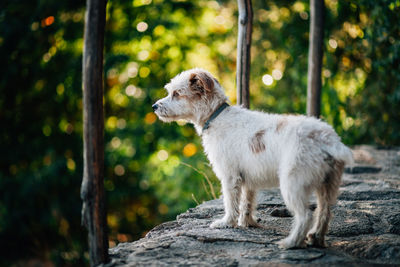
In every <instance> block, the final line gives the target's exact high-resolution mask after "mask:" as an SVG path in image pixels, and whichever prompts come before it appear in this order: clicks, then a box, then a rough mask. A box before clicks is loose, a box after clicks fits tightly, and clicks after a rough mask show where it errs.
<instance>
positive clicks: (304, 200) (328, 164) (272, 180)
mask: <svg viewBox="0 0 400 267" xmlns="http://www.w3.org/2000/svg"><path fill="white" fill-rule="evenodd" d="M165 89H166V90H167V91H168V96H167V97H165V98H163V99H160V100H159V101H157V102H156V103H155V104H154V105H153V109H154V111H155V113H156V114H157V116H158V117H159V118H160V119H161V120H162V121H165V122H171V121H176V120H180V119H184V120H187V121H189V122H191V123H193V124H194V126H195V128H196V131H197V132H198V134H199V135H200V136H201V137H202V141H203V146H204V150H205V152H206V154H207V156H208V158H209V160H210V162H211V164H212V167H213V170H214V172H215V174H216V175H217V177H218V179H219V180H220V181H221V184H222V194H223V201H224V207H225V215H224V217H223V218H221V219H218V220H216V221H214V222H213V223H212V224H211V225H210V227H211V228H226V227H236V226H239V227H249V226H253V227H257V226H259V225H258V224H257V222H256V220H255V218H254V217H253V210H254V207H255V205H256V203H255V199H256V192H257V190H259V189H262V188H270V187H277V186H279V187H280V190H281V193H282V196H283V199H284V201H285V204H286V206H287V207H288V209H289V210H290V212H291V213H292V214H293V215H294V224H293V227H292V230H291V232H290V235H289V236H288V237H287V238H285V239H283V240H281V241H280V242H279V245H280V247H282V248H295V247H305V246H306V245H310V246H316V247H324V246H325V234H326V232H327V230H328V224H329V220H330V218H331V211H330V205H332V204H334V203H335V202H336V198H337V194H338V189H339V185H340V182H341V176H342V173H343V169H344V165H345V164H346V163H351V162H352V153H351V150H350V149H349V148H347V147H346V146H345V145H344V144H343V143H342V142H341V141H340V137H339V136H338V135H337V134H336V132H335V131H334V130H333V128H332V127H331V126H330V125H328V124H326V123H325V122H322V121H320V120H318V119H315V118H312V117H306V116H295V115H277V114H268V113H262V112H257V111H250V110H248V109H245V108H242V107H239V106H230V105H228V104H227V103H226V102H227V97H226V96H225V94H224V92H223V89H222V87H221V85H220V84H219V82H218V81H217V80H216V79H215V78H214V77H213V76H212V75H211V74H210V73H209V72H207V71H205V70H202V69H191V70H188V71H184V72H182V73H180V74H179V75H177V76H176V77H175V78H173V79H172V80H171V82H170V83H168V84H167V85H166V86H165ZM312 192H315V194H316V197H317V209H316V211H315V214H314V219H312V211H311V210H310V209H309V203H308V201H309V198H310V195H311V194H312ZM312 221H313V222H312Z"/></svg>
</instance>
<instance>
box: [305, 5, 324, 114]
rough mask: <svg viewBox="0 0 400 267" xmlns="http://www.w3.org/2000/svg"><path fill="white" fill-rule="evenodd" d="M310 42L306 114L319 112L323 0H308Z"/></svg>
mask: <svg viewBox="0 0 400 267" xmlns="http://www.w3.org/2000/svg"><path fill="white" fill-rule="evenodd" d="M310 9H311V22H310V44H309V49H308V77H307V78H308V81H307V115H308V116H315V117H317V118H318V117H319V116H320V113H321V87H322V83H321V69H322V56H323V50H322V43H323V39H324V17H325V4H324V0H310Z"/></svg>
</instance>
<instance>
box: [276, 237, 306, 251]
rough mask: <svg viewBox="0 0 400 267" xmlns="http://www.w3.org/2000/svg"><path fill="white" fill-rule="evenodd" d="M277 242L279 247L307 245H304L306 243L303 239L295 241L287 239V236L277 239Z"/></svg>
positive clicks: (303, 246)
mask: <svg viewBox="0 0 400 267" xmlns="http://www.w3.org/2000/svg"><path fill="white" fill-rule="evenodd" d="M277 244H278V246H279V248H282V249H292V248H305V247H307V245H306V243H305V242H304V241H302V242H296V241H295V240H293V239H289V238H288V237H287V238H285V239H282V240H280V241H278V242H277Z"/></svg>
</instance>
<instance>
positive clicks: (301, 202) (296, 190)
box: [278, 175, 312, 249]
mask: <svg viewBox="0 0 400 267" xmlns="http://www.w3.org/2000/svg"><path fill="white" fill-rule="evenodd" d="M301 178H302V177H296V176H292V175H288V176H287V177H283V178H281V184H280V188H281V193H282V196H283V199H284V201H285V204H286V206H287V208H288V209H289V211H290V212H292V213H293V215H294V224H293V226H292V230H291V231H290V234H289V236H288V237H286V238H285V239H283V240H281V241H279V243H278V244H279V246H280V247H281V248H286V249H289V248H296V247H305V246H306V244H305V237H306V233H307V231H308V230H309V228H310V224H311V220H312V213H311V210H310V209H309V208H308V201H309V189H308V188H307V187H306V186H305V185H304V184H302V183H301V181H302V179H301Z"/></svg>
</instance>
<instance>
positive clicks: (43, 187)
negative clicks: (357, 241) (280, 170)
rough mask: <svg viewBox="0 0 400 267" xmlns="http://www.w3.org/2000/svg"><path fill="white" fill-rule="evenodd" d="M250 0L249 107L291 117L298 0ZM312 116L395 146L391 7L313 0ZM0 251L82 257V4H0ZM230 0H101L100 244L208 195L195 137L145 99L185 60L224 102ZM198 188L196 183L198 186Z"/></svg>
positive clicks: (228, 82)
mask: <svg viewBox="0 0 400 267" xmlns="http://www.w3.org/2000/svg"><path fill="white" fill-rule="evenodd" d="M3 2H4V1H3ZM253 2H254V3H253V4H254V13H255V16H254V32H253V46H252V70H251V73H252V76H251V107H252V108H255V109H263V110H266V111H269V112H280V113H289V112H291V113H292V112H293V113H304V111H305V104H306V83H307V80H306V78H307V53H308V27H309V6H308V1H296V2H293V1H286V0H285V1H268V2H262V1H261V2H260V1H253ZM326 5H327V9H326V10H327V13H326V27H325V47H324V69H323V73H322V74H323V83H324V84H323V94H322V114H323V118H324V119H325V120H327V121H328V122H329V123H331V124H332V125H333V126H334V127H335V129H336V130H337V131H338V133H339V134H340V135H341V136H342V137H343V139H344V141H345V142H346V143H348V144H357V143H374V144H379V145H399V144H400V134H399V133H400V129H399V128H400V116H399V112H398V106H399V102H400V84H399V81H400V71H399V65H400V51H399V48H400V29H399V27H400V26H399V24H398V21H400V12H399V11H400V4H399V1H387V0H385V1H373V0H362V1H359V2H357V3H354V2H350V1H335V0H328V1H326ZM0 7H1V8H0V57H1V58H2V59H3V66H4V67H3V71H2V72H0V93H1V95H2V97H1V98H0V121H1V122H2V130H1V131H0V144H1V145H0V157H1V160H0V240H2V243H1V245H0V250H1V251H2V255H1V258H2V259H4V260H5V261H6V262H14V261H16V260H24V259H32V258H36V259H39V260H41V261H52V262H54V263H56V264H57V265H65V264H70V265H74V266H75V265H83V264H85V263H87V255H86V254H85V251H87V245H86V231H85V230H84V229H83V228H82V227H81V226H80V208H81V201H80V197H79V189H80V183H81V178H82V138H81V136H82V118H81V114H82V99H81V98H82V94H81V61H82V46H83V20H84V3H83V2H82V1H75V0H74V1H45V0H34V1H32V0H30V1H28V0H20V1H5V2H4V3H2V4H0ZM236 17H237V8H236V1H218V2H217V1H162V0H153V1H151V0H133V1H122V0H110V1H108V6H107V25H106V38H105V65H104V68H105V71H104V78H105V92H104V94H105V97H104V98H105V101H104V103H105V104H104V107H105V142H106V150H105V163H106V166H105V189H106V195H107V206H108V218H107V221H108V225H109V235H110V245H114V244H116V243H118V242H123V241H127V240H136V239H138V238H140V237H141V236H143V235H144V234H145V233H146V231H147V230H149V229H150V228H152V227H153V226H154V225H156V224H159V223H161V222H163V221H165V220H170V219H173V218H174V217H175V216H176V214H178V213H180V212H182V211H184V210H186V209H187V208H189V207H193V206H194V205H196V202H202V201H204V200H208V199H211V198H213V195H212V193H211V188H210V184H211V187H213V189H214V191H215V192H216V194H217V196H218V194H219V183H218V181H217V179H216V178H215V176H214V175H213V173H212V170H211V168H210V166H209V165H208V163H207V159H206V157H205V156H204V154H203V152H202V148H201V144H200V139H199V138H198V137H197V136H196V134H195V131H194V129H193V127H192V126H190V125H188V124H185V123H184V122H179V123H171V124H164V123H161V122H159V121H158V120H157V118H156V117H155V115H154V114H153V113H152V110H151V104H152V103H154V102H155V100H157V99H159V98H161V97H163V96H165V94H166V93H165V91H164V89H162V87H163V85H164V84H165V83H166V82H168V81H169V79H170V78H172V77H173V76H174V75H176V74H177V73H179V72H180V71H182V70H184V69H188V68H191V67H195V66H198V67H203V68H205V69H208V70H210V71H211V72H212V73H214V74H215V75H216V76H217V77H218V78H219V80H220V82H221V84H222V85H223V86H224V87H225V89H226V92H227V94H228V96H229V98H230V100H231V101H232V102H235V101H236V96H235V92H236V90H235V62H236V36H237V25H236V24H237V20H236ZM208 180H209V181H210V182H209V181H208Z"/></svg>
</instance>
